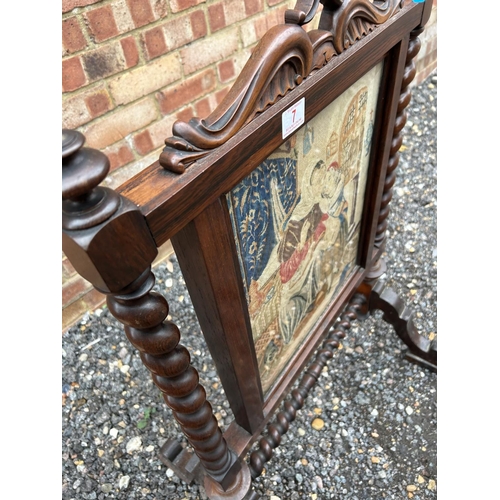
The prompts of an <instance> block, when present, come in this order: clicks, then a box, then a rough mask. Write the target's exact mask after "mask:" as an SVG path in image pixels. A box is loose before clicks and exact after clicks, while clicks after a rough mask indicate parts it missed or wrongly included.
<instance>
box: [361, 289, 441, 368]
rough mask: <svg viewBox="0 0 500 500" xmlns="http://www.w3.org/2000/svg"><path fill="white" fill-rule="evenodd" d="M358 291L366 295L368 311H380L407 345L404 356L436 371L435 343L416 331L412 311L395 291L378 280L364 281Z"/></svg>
mask: <svg viewBox="0 0 500 500" xmlns="http://www.w3.org/2000/svg"><path fill="white" fill-rule="evenodd" d="M359 292H360V293H362V294H363V295H365V297H367V301H368V309H369V311H371V312H373V311H375V310H380V311H382V312H383V319H384V320H385V321H387V322H388V323H389V324H390V325H392V326H393V327H394V330H395V331H396V333H397V335H398V337H399V338H400V339H401V340H402V341H403V342H404V343H405V344H406V345H407V346H408V348H409V352H408V353H407V354H406V358H407V359H409V360H410V361H412V362H415V363H419V364H421V365H423V366H425V367H426V368H428V369H430V370H432V371H434V372H437V348H436V345H435V343H434V342H432V341H430V340H429V339H427V338H425V337H424V336H423V335H421V334H419V333H418V330H417V328H416V327H415V325H414V323H413V312H412V311H411V309H409V308H408V307H407V306H406V305H405V303H404V301H403V299H401V297H400V296H399V295H398V294H397V292H395V291H394V290H393V289H392V288H390V287H387V286H386V285H385V283H383V282H382V281H379V280H376V281H374V282H369V281H367V282H365V283H364V284H363V286H362V287H360V290H359Z"/></svg>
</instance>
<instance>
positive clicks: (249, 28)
mask: <svg viewBox="0 0 500 500" xmlns="http://www.w3.org/2000/svg"><path fill="white" fill-rule="evenodd" d="M240 29H241V41H242V42H243V47H249V46H250V45H253V44H254V43H255V42H256V41H257V32H256V30H255V23H254V22H248V23H245V24H242V25H241V28H240Z"/></svg>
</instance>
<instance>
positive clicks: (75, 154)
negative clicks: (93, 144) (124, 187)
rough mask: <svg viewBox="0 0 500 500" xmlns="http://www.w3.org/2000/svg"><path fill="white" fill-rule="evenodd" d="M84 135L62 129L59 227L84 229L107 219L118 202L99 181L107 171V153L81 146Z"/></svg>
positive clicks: (115, 208) (111, 192)
mask: <svg viewBox="0 0 500 500" xmlns="http://www.w3.org/2000/svg"><path fill="white" fill-rule="evenodd" d="M84 143H85V136H84V135H83V134H81V133H80V132H77V131H76V130H68V129H63V131H62V174H63V175H62V199H63V207H62V208H63V220H62V225H63V229H66V230H69V231H75V230H78V229H86V228H89V227H92V226H95V225H97V224H100V223H101V222H104V221H105V220H107V219H109V217H111V216H112V215H113V214H114V213H115V212H116V210H117V209H118V206H119V204H120V198H119V197H118V195H117V194H116V193H115V192H114V191H112V190H111V189H109V188H105V187H100V186H99V184H100V183H101V182H102V181H103V180H104V179H105V178H106V175H107V174H108V172H109V160H108V157H107V156H106V155H105V154H104V153H101V152H100V151H97V150H96V149H91V148H84V147H82V146H83V144H84Z"/></svg>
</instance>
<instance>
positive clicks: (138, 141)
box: [134, 130, 154, 156]
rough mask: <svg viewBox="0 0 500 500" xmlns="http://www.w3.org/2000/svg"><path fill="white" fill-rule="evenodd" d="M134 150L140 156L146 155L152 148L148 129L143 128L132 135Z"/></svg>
mask: <svg viewBox="0 0 500 500" xmlns="http://www.w3.org/2000/svg"><path fill="white" fill-rule="evenodd" d="M134 145H135V150H136V151H137V152H138V153H139V154H140V155H142V156H144V155H147V154H148V153H150V152H151V151H153V149H154V145H153V141H152V140H151V135H150V134H149V130H145V131H144V132H141V133H139V134H137V135H136V136H135V137H134Z"/></svg>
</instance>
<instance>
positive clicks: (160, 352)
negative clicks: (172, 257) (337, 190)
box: [62, 130, 251, 500]
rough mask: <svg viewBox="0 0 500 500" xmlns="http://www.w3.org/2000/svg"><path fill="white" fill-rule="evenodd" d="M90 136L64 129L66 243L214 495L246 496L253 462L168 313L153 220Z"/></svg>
mask: <svg viewBox="0 0 500 500" xmlns="http://www.w3.org/2000/svg"><path fill="white" fill-rule="evenodd" d="M84 142H85V137H84V136H83V135H82V134H80V133H79V132H76V131H73V130H63V134H62V158H63V160H62V167H63V183H62V184H63V185H62V197H63V217H62V219H63V220H62V226H63V251H64V252H65V254H66V256H67V257H68V259H69V260H70V262H71V263H72V264H73V266H74V267H75V269H76V270H77V272H78V273H79V274H80V275H81V276H83V277H84V278H85V279H87V280H88V281H90V282H91V283H92V284H93V285H94V287H95V288H96V289H97V290H99V291H101V292H102V293H104V294H106V296H107V304H108V307H109V309H110V311H111V313H112V314H113V315H114V316H115V317H116V318H117V319H118V320H119V321H120V322H121V323H123V324H124V325H125V333H126V335H127V338H128V339H129V340H130V342H131V343H132V344H133V345H134V347H136V348H137V349H138V350H139V351H140V356H141V359H142V361H143V362H144V364H145V365H146V367H147V368H148V369H149V370H150V371H151V373H152V377H153V380H154V382H155V384H156V385H157V386H158V387H159V389H160V390H161V392H162V394H163V397H164V399H165V402H166V403H167V405H168V406H169V407H170V408H171V410H172V413H173V415H174V417H175V419H176V420H177V421H178V422H179V424H180V426H181V429H182V431H183V432H184V434H185V435H186V437H187V439H188V441H189V442H190V444H191V446H192V447H193V450H194V452H195V453H196V455H197V456H198V457H199V459H200V461H201V463H202V465H203V466H204V468H205V471H206V478H205V486H206V489H207V494H208V496H209V498H210V499H211V500H217V499H219V498H232V499H234V500H241V499H243V498H244V496H245V495H246V494H247V493H248V492H249V491H250V489H251V478H250V472H249V469H248V467H247V466H246V464H242V463H241V462H240V461H239V460H238V458H237V457H236V455H235V454H234V453H233V452H232V451H231V450H230V449H229V447H228V446H227V443H226V441H225V439H224V437H223V435H222V432H221V430H220V429H219V426H218V424H217V420H216V419H215V417H214V416H213V413H212V407H211V405H210V403H209V402H208V401H207V399H206V393H205V390H204V388H203V387H202V386H201V385H200V383H199V378H198V373H197V371H196V370H195V369H194V368H193V366H192V365H191V360H190V355H189V352H188V351H187V349H186V348H185V347H183V346H182V345H180V344H179V340H180V333H179V330H178V328H177V326H176V325H175V324H174V323H172V322H170V321H166V320H165V319H166V317H167V315H168V309H169V307H168V303H167V301H166V300H165V298H164V297H163V296H161V295H160V294H158V293H155V292H152V291H151V290H152V288H153V286H154V283H155V278H154V275H153V273H152V271H151V263H152V262H153V260H154V258H155V257H156V255H157V248H156V244H155V241H154V239H153V237H152V235H151V232H150V231H149V228H148V225H147V223H146V220H145V218H144V216H143V215H142V213H141V211H140V210H139V208H138V207H137V206H135V205H134V204H133V203H132V202H131V201H130V200H128V199H127V198H125V197H123V196H120V195H118V194H117V193H116V192H114V191H113V190H111V189H109V188H105V187H101V186H99V184H100V183H101V182H102V181H103V180H104V179H105V178H106V175H107V173H108V171H109V160H108V158H107V157H106V155H104V154H103V153H101V152H99V151H96V150H94V149H91V148H84V147H83V144H84Z"/></svg>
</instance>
